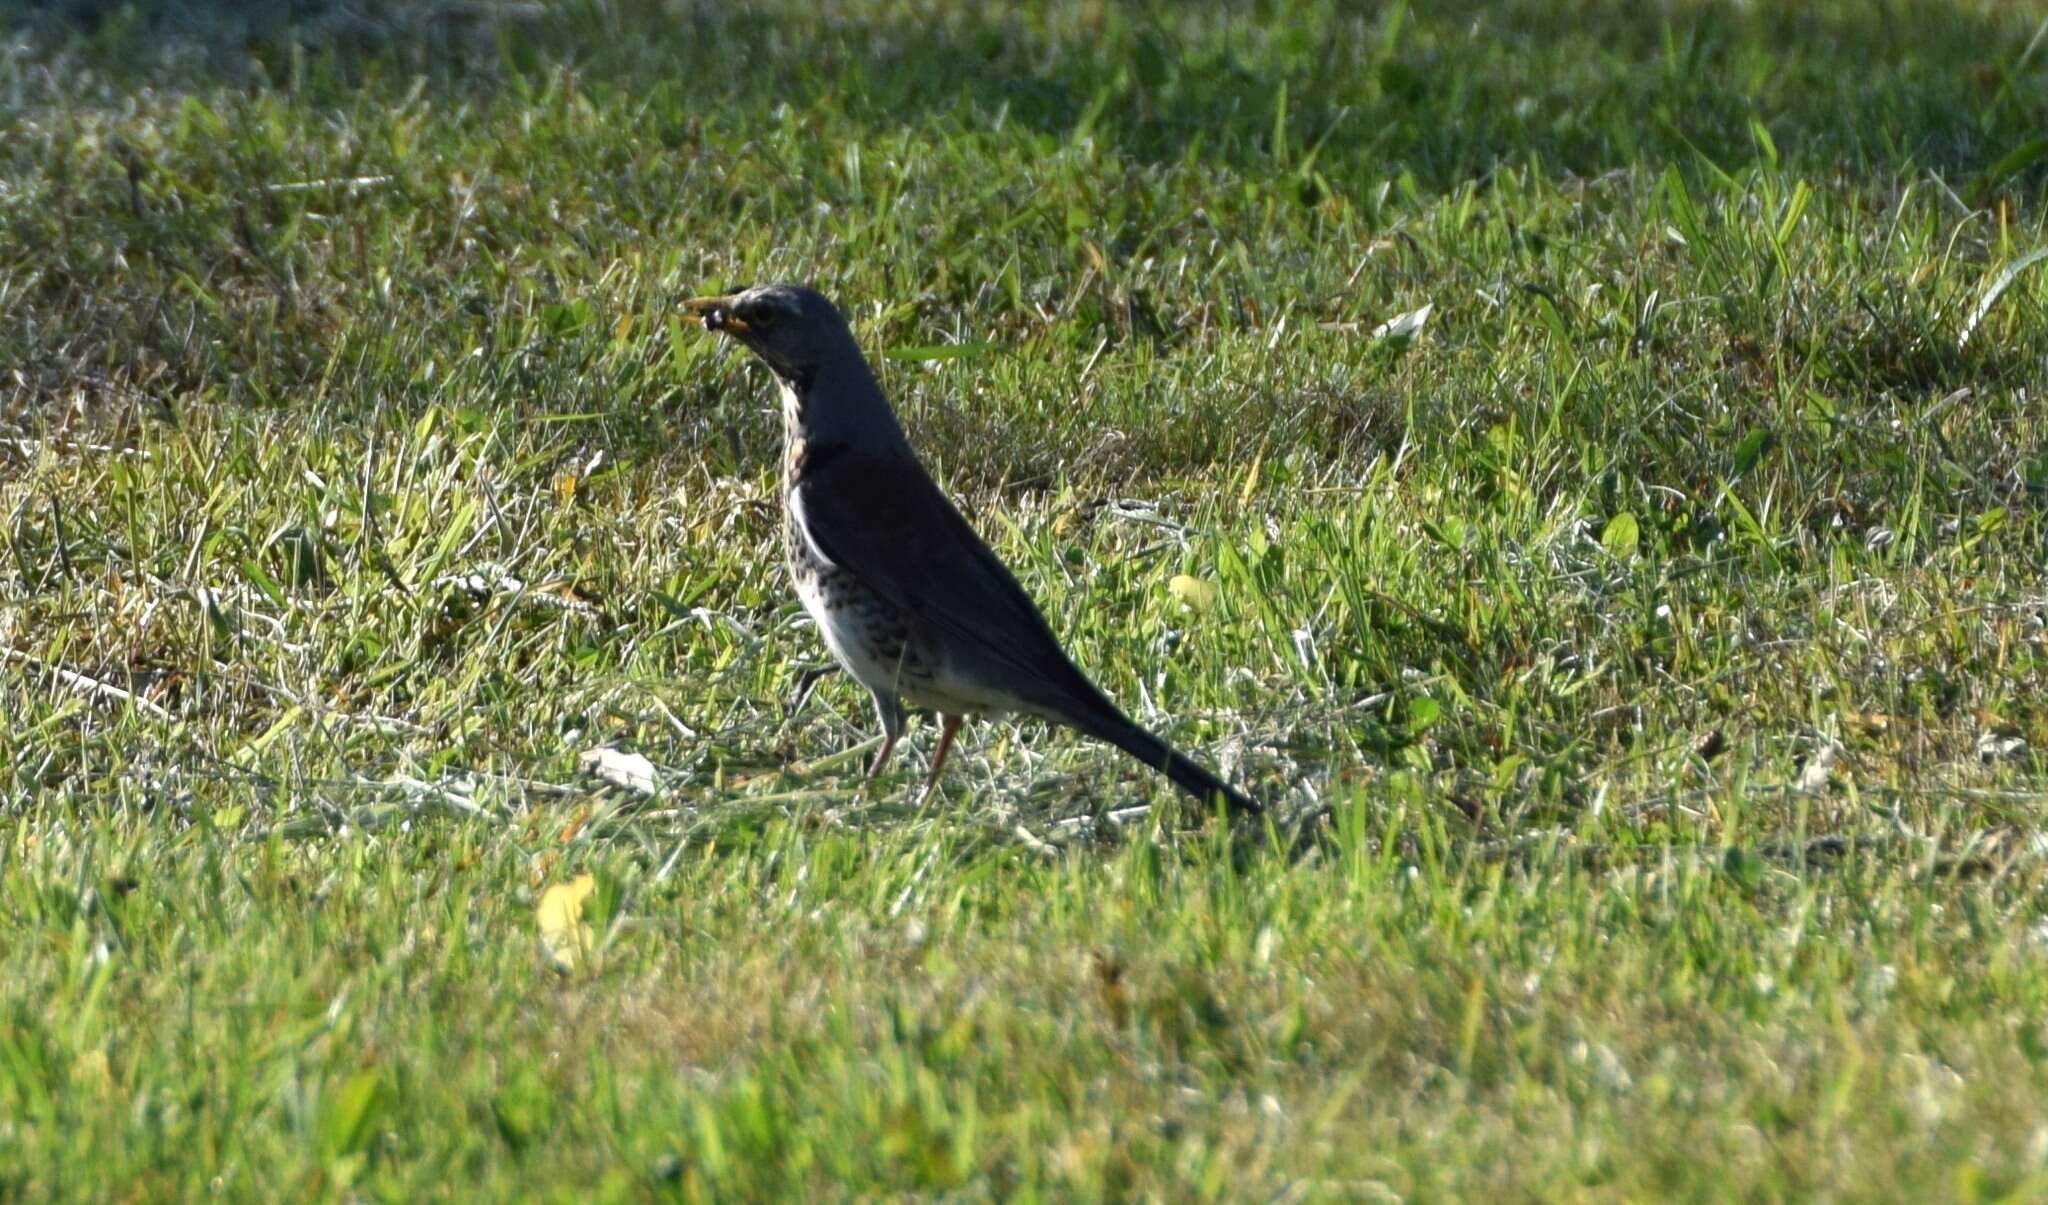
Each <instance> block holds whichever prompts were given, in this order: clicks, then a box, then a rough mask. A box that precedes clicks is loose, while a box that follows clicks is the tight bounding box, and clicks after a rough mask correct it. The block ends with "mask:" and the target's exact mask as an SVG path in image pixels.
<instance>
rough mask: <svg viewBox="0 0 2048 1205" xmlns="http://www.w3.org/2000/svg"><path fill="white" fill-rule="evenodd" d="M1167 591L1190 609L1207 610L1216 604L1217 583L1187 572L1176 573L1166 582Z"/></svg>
mask: <svg viewBox="0 0 2048 1205" xmlns="http://www.w3.org/2000/svg"><path fill="white" fill-rule="evenodd" d="M1166 592H1167V593H1169V594H1171V595H1173V596H1174V598H1176V599H1178V600H1179V601H1180V605H1182V606H1184V607H1186V608H1187V609H1188V610H1190V611H1207V610H1208V609H1209V608H1211V607H1213V606H1215V605H1216V583H1215V582H1205V581H1203V580H1202V579H1201V578H1199V577H1190V576H1188V575H1187V574H1185V573H1176V574H1174V575H1173V580H1172V581H1170V582H1167V583H1166Z"/></svg>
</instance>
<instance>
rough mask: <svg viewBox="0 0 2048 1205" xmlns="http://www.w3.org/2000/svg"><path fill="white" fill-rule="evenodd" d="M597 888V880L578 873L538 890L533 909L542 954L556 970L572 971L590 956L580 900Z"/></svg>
mask: <svg viewBox="0 0 2048 1205" xmlns="http://www.w3.org/2000/svg"><path fill="white" fill-rule="evenodd" d="M596 890H597V880H596V879H594V878H592V877H591V876H590V875H587V874H579V875H577V876H576V877H575V878H573V879H571V880H569V881H568V882H566V883H557V884H555V885H554V886H553V887H550V888H548V889H547V890H546V891H543V892H541V893H540V907H539V908H536V909H535V910H534V912H535V919H536V920H538V921H539V922H540V949H541V954H542V955H543V956H544V957H546V958H547V960H548V962H549V963H550V964H552V965H553V966H554V968H555V969H556V970H558V971H573V970H576V969H577V968H578V967H581V966H582V965H583V963H584V961H585V960H586V959H587V958H588V957H589V956H590V926H589V925H586V924H584V923H583V901H584V900H586V899H589V898H590V893H591V892H593V891H596Z"/></svg>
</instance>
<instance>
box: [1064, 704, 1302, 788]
mask: <svg viewBox="0 0 2048 1205" xmlns="http://www.w3.org/2000/svg"><path fill="white" fill-rule="evenodd" d="M1104 703H1105V704H1106V705H1107V704H1108V701H1107V700H1104ZM1070 722H1072V723H1073V724H1074V726H1075V727H1077V728H1079V729H1081V730H1082V731H1083V732H1086V733H1087V734H1088V735H1090V736H1092V737H1095V738H1097V739H1098V740H1105V741H1108V742H1109V743H1110V744H1112V745H1115V746H1116V747H1117V748H1119V749H1122V750H1123V751H1124V752H1125V753H1128V754H1130V755H1131V756H1132V757H1135V758H1137V759H1138V760H1139V761H1141V762H1144V763H1145V764H1146V765H1148V766H1150V767H1152V768H1153V769H1154V770H1157V771H1159V772H1160V773H1161V774H1164V775H1166V777H1167V778H1168V779H1170V780H1171V781H1172V782H1173V785H1174V786H1177V787H1179V788H1180V789H1181V790H1183V791H1186V792H1187V793H1188V794H1190V795H1192V796H1194V797H1195V798H1196V799H1198V800H1200V801H1201V802H1202V803H1203V804H1204V805H1205V806H1209V807H1214V806H1215V804H1216V800H1217V799H1218V798H1221V799H1222V800H1223V802H1224V803H1225V804H1227V805H1228V806H1229V808H1230V810H1231V811H1232V812H1233V813H1235V814H1236V815H1239V816H1256V815H1258V814H1260V813H1261V812H1264V811H1265V810H1266V809H1265V807H1264V806H1262V805H1261V804H1260V803H1259V801H1258V800H1256V799H1253V798H1252V797H1251V796H1249V795H1247V794H1245V793H1244V792H1243V791H1240V790H1238V789H1237V788H1236V787H1233V786H1231V785H1230V784H1229V783H1227V782H1224V781H1223V780H1222V779H1220V778H1218V777H1216V776H1215V775H1214V774H1211V773H1210V772H1209V771H1207V770H1205V769H1203V768H1202V767H1201V766H1199V765H1197V764H1195V763H1194V762H1192V761H1190V760H1188V759H1187V758H1186V757H1185V756H1183V755H1182V754H1181V752H1180V751H1179V750H1178V749H1175V748H1174V747H1173V746H1172V745H1169V744H1167V743H1166V742H1165V741H1163V740H1160V739H1159V738H1158V737H1156V736H1154V735H1152V734H1151V733H1149V732H1147V731H1145V730H1144V729H1143V728H1140V727H1138V726H1137V725H1136V724H1134V723H1132V722H1131V720H1130V718H1129V717H1127V716H1125V715H1124V714H1123V713H1122V712H1121V711H1118V710H1117V709H1116V708H1115V706H1114V705H1107V706H1106V707H1105V709H1104V710H1101V711H1093V710H1092V709H1091V714H1089V715H1087V716H1086V717H1081V716H1075V717H1073V719H1072V720H1071V721H1070Z"/></svg>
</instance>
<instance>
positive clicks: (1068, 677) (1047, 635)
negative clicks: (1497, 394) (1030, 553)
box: [796, 448, 1115, 713]
mask: <svg viewBox="0 0 2048 1205" xmlns="http://www.w3.org/2000/svg"><path fill="white" fill-rule="evenodd" d="M821 453H825V454H823V455H821ZM811 459H812V463H813V464H814V465H816V466H817V467H815V468H814V469H813V470H812V471H810V472H808V473H806V474H805V475H804V477H803V478H802V479H801V480H800V481H799V483H798V485H797V493H798V506H797V508H796V516H797V521H798V522H799V523H800V524H801V525H802V526H803V529H804V531H805V533H806V534H807V535H809V536H810V538H811V542H812V543H813V544H814V545H815V546H816V547H817V549H818V551H819V552H820V553H822V554H823V555H824V556H825V557H826V558H827V559H828V560H831V561H833V562H834V563H835V564H837V565H838V566H839V567H841V568H842V569H845V570H846V571H847V572H849V573H851V574H853V575H854V576H856V577H858V578H859V579H860V580H861V582H862V584H864V585H866V586H867V587H868V588H869V589H871V590H873V591H875V592H876V593H877V594H880V595H881V596H882V597H884V598H886V599H888V600H889V601H890V602H892V603H894V604H895V605H896V606H897V607H898V608H900V609H901V611H902V612H903V615H904V618H905V620H906V622H908V623H909V625H910V628H911V632H912V639H914V640H917V641H919V642H920V643H922V644H924V645H925V646H926V647H927V648H928V649H930V650H931V651H933V652H935V653H938V654H939V655H940V657H941V659H942V660H943V661H944V662H945V663H946V664H947V665H948V666H949V667H950V668H951V670H952V672H954V673H959V674H963V675H966V676H968V677H970V678H972V679H975V680H977V681H982V682H986V683H989V684H990V685H992V686H997V687H1000V688H1002V689H1004V690H1008V691H1011V692H1013V693H1015V694H1016V695H1017V696H1018V697H1019V698H1020V699H1021V700H1024V701H1028V702H1033V703H1037V704H1039V705H1040V706H1051V707H1054V708H1056V709H1057V710H1058V711H1060V712H1063V713H1065V712H1071V711H1073V710H1074V709H1076V708H1077V707H1078V708H1083V709H1086V710H1091V711H1092V710H1094V709H1095V708H1096V707H1098V706H1100V707H1109V708H1110V710H1111V711H1112V713H1114V710H1115V709H1114V707H1113V705H1111V704H1110V703H1109V702H1108V700H1107V699H1105V698H1104V697H1103V696H1102V694H1101V692H1100V691H1098V690H1097V689H1096V688H1095V686H1094V684H1093V683H1091V682H1089V681H1088V679H1087V677H1086V676H1085V675H1083V674H1082V673H1081V671H1080V670H1078V669H1076V668H1075V667H1074V665H1073V663H1072V662H1071V661H1069V660H1067V656H1066V654H1065V653H1064V652H1062V651H1061V649H1060V645H1059V641H1058V639H1057V638H1056V637H1054V636H1053V634H1052V629H1051V628H1049V627H1047V626H1046V622H1045V619H1044V617H1042V616H1041V615H1040V614H1039V612H1038V608H1037V607H1036V606H1034V605H1033V604H1032V602H1031V599H1030V597H1029V596H1028V595H1026V594H1025V593H1024V589H1023V587H1021V586H1019V585H1018V584H1017V579H1016V578H1014V577H1012V576H1011V575H1010V571H1009V570H1008V569H1007V568H1005V567H1004V566H1003V563H1002V562H1001V561H999V560H997V559H996V555H995V553H993V552H991V551H990V550H989V547H988V545H987V544H985V543H983V542H982V540H981V537H980V536H978V535H976V534H975V532H974V529H973V528H972V527H969V526H968V524H967V520H966V519H964V518H962V517H961V516H960V512H959V511H957V510H955V509H954V508H953V504H952V503H951V502H950V501H948V500H947V498H946V496H945V494H943V493H942V492H940V490H939V488H938V486H937V485H935V484H934V483H933V482H932V479H931V478H930V477H929V476H927V475H926V474H925V471H924V469H923V468H922V467H921V466H920V465H918V464H917V463H916V461H914V460H912V459H909V458H908V457H906V456H904V455H901V454H895V455H890V454H884V453H876V452H869V451H864V450H856V449H852V448H838V449H832V450H830V452H829V453H827V452H826V450H825V449H816V448H814V449H812V454H811Z"/></svg>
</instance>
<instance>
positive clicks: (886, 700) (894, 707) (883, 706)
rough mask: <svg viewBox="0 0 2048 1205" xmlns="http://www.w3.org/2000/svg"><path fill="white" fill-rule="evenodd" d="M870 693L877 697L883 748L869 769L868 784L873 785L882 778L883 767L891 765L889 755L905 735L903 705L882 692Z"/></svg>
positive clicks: (876, 702)
mask: <svg viewBox="0 0 2048 1205" xmlns="http://www.w3.org/2000/svg"><path fill="white" fill-rule="evenodd" d="M869 693H871V694H873V695H874V697H875V718H877V719H879V720H881V721H882V748H881V751H880V752H879V753H876V754H875V761H874V764H873V765H871V766H869V767H868V777H867V783H873V782H874V781H875V779H876V778H878V777H880V776H881V773H882V767H884V766H886V765H888V764H889V755H890V754H891V753H894V752H895V751H896V738H897V737H900V736H902V735H903V704H901V703H899V702H897V701H896V699H895V698H893V697H892V696H889V695H884V694H883V693H881V692H880V691H870V692H869ZM867 783H864V784H863V785H867Z"/></svg>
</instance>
